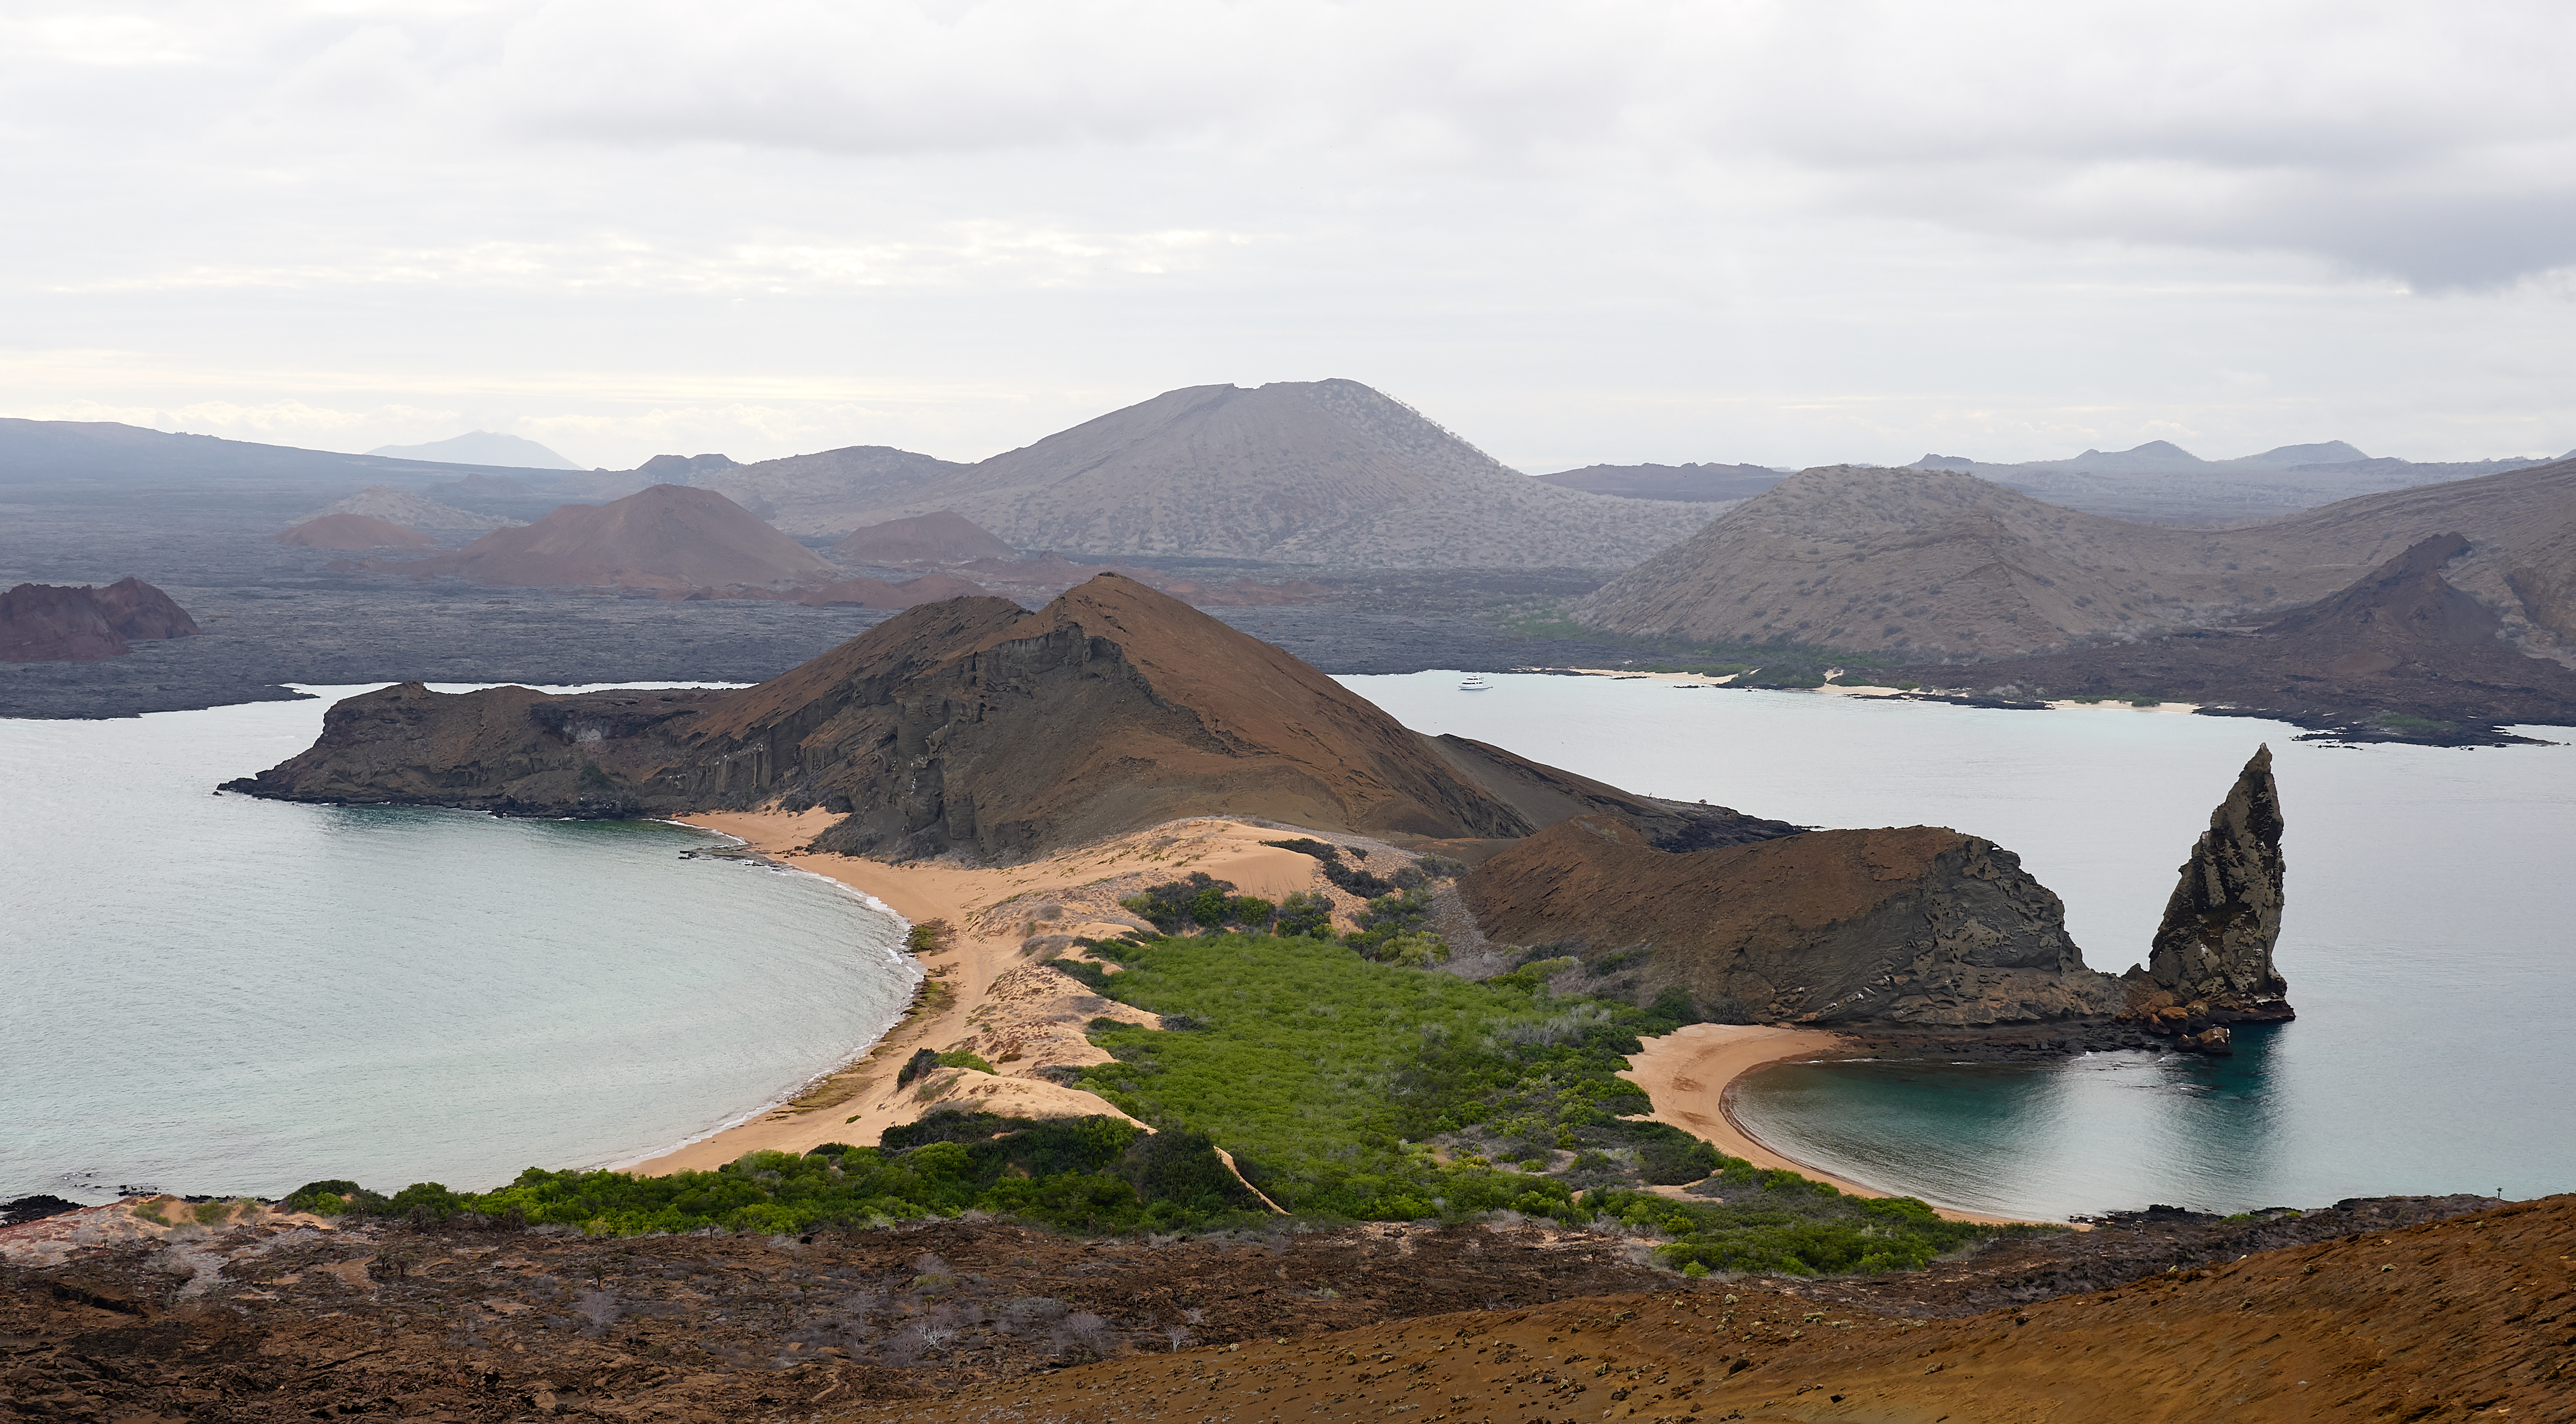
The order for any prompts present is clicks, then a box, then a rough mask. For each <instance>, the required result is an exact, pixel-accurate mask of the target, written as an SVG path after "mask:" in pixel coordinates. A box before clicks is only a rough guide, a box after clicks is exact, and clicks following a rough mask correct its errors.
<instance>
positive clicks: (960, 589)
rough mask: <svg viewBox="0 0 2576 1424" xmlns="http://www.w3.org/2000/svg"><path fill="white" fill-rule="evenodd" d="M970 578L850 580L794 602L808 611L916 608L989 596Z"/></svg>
mask: <svg viewBox="0 0 2576 1424" xmlns="http://www.w3.org/2000/svg"><path fill="white" fill-rule="evenodd" d="M988 596H989V595H987V594H986V593H985V591H984V590H983V589H982V588H980V587H978V586H977V585H976V584H975V582H974V581H973V580H972V579H962V578H959V577H957V576H956V575H955V574H924V575H922V576H921V577H919V578H916V579H905V580H904V581H903V582H901V583H888V582H886V581H885V580H883V579H872V578H849V579H842V580H840V581H839V582H837V583H827V584H825V585H823V586H822V587H821V588H818V589H816V590H814V591H813V592H812V593H809V594H807V595H805V596H804V597H803V598H800V599H798V600H796V601H797V602H799V603H802V604H804V605H805V606H807V607H809V608H834V607H841V608H916V607H919V606H920V605H922V604H925V603H937V602H938V601H939V600H941V599H943V598H979V597H988Z"/></svg>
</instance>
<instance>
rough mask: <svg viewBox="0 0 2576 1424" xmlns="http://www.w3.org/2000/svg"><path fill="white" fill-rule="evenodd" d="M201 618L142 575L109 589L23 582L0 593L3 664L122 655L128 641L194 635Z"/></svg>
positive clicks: (0, 630)
mask: <svg viewBox="0 0 2576 1424" xmlns="http://www.w3.org/2000/svg"><path fill="white" fill-rule="evenodd" d="M197 632H198V629H197V624H196V620H194V619H192V618H190V617H189V616H188V615H187V613H186V612H185V611H184V610H182V609H181V608H180V607H179V605H178V604H177V603H176V602H174V601H173V600H172V599H171V597H170V595H168V594H166V593H163V592H162V591H161V590H159V589H157V588H154V587H153V586H152V585H150V584H148V583H145V582H144V581H143V580H141V579H136V578H126V579H119V580H117V581H116V582H115V583H112V584H109V585H108V586H107V587H105V588H90V587H86V586H83V587H77V588H73V587H65V586H63V585H59V584H43V583H22V584H20V585H18V586H17V587H16V588H13V589H11V590H9V591H8V592H7V593H0V662H12V663H40V662H87V661H91V660H93V659H97V658H116V657H123V656H125V655H126V654H127V653H130V652H132V651H134V650H133V649H132V648H130V647H127V646H126V644H127V643H129V642H149V641H152V640H155V639H161V638H193V637H195V636H196V635H197Z"/></svg>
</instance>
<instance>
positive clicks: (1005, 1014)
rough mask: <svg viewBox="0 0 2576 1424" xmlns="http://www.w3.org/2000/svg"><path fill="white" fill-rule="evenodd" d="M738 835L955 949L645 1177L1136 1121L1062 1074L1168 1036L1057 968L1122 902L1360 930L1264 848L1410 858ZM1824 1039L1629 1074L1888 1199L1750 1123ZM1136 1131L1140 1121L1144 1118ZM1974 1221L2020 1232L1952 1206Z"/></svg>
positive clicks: (1654, 1061)
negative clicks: (1760, 1087) (891, 1014)
mask: <svg viewBox="0 0 2576 1424" xmlns="http://www.w3.org/2000/svg"><path fill="white" fill-rule="evenodd" d="M678 819H680V820H682V821H684V822H685V823H687V824H689V825H693V826H697V827H700V828H701V829H704V830H710V831H714V832H717V833H718V834H721V835H727V836H732V837H734V838H736V839H738V840H740V841H742V842H743V843H744V845H745V847H746V848H747V849H749V850H750V851H751V852H752V853H754V854H756V855H762V856H767V857H769V858H772V859H775V860H777V861H779V862H780V863H782V864H786V865H792V866H795V867H796V868H798V869H800V870H806V871H810V872H812V873H814V874H817V875H822V876H826V877H829V878H830V879H833V880H836V881H839V882H840V883H841V884H843V885H847V886H849V887H850V888H851V889H854V890H858V891H861V892H863V893H865V894H868V895H873V896H875V897H876V898H877V899H878V900H880V901H882V902H884V903H885V904H886V905H887V906H888V907H889V908H891V909H892V910H893V911H894V912H895V913H896V914H899V915H901V916H903V917H904V918H905V919H906V920H909V921H911V922H912V923H913V924H915V925H922V924H928V923H931V922H933V921H938V922H941V923H944V924H945V925H946V926H947V927H948V934H947V938H946V942H945V944H944V946H943V947H942V948H940V949H939V950H937V951H935V952H931V953H926V954H923V955H922V956H920V958H921V964H922V969H923V971H924V974H925V978H924V979H923V981H922V990H921V993H920V995H919V996H918V997H917V998H916V1000H915V1002H914V1005H913V1008H912V1011H911V1012H910V1013H909V1014H907V1015H906V1016H905V1018H904V1020H903V1021H902V1022H901V1023H899V1024H897V1025H896V1026H895V1027H894V1029H893V1030H892V1031H890V1032H889V1033H888V1034H887V1035H886V1036H885V1038H884V1039H883V1040H881V1041H880V1042H878V1043H877V1044H876V1045H875V1046H874V1047H873V1048H871V1049H870V1050H869V1051H868V1052H867V1053H866V1054H865V1055H863V1056H862V1057H860V1058H858V1059H857V1060H855V1061H854V1062H852V1063H850V1064H849V1065H847V1066H846V1067H843V1068H842V1069H840V1070H839V1071H838V1072H835V1073H833V1074H831V1075H830V1076H828V1077H826V1078H823V1079H821V1080H820V1081H818V1082H816V1083H814V1084H812V1085H810V1086H809V1087H808V1088H807V1089H806V1091H805V1092H803V1093H802V1094H800V1095H799V1096H797V1097H796V1098H795V1099H793V1100H792V1101H789V1102H787V1103H783V1104H781V1105H780V1106H778V1107H776V1108H772V1109H770V1110H769V1111H767V1112H764V1113H762V1114H760V1115H759V1116H757V1117H754V1118H752V1119H750V1120H749V1121H746V1122H743V1123H739V1124H737V1125H735V1126H733V1127H729V1128H726V1129H725V1130H723V1131H721V1132H718V1133H716V1134H714V1135H713V1136H710V1137H706V1138H703V1139H701V1140H699V1141H696V1142H692V1143H689V1144H687V1145H686V1146H683V1147H679V1148H677V1149H674V1150H672V1151H669V1152H665V1153H661V1154H659V1155H656V1156H653V1157H650V1158H646V1159H644V1160H642V1161H639V1162H636V1163H633V1164H631V1166H630V1167H629V1170H632V1171H636V1172H641V1173H645V1174H647V1175H653V1174H660V1173H665V1172H684V1171H709V1170H712V1169H714V1168H716V1167H719V1166H722V1165H723V1164H725V1163H727V1162H730V1161H732V1160H734V1159H735V1158H737V1157H740V1156H741V1155H743V1154H744V1153H746V1152H753V1151H782V1152H806V1151H810V1150H812V1149H813V1148H816V1147H819V1146H821V1145H822V1144H824V1143H827V1142H847V1143H853V1144H860V1145H866V1144H872V1143H874V1142H875V1141H876V1140H877V1137H878V1135H879V1134H881V1133H883V1132H884V1131H885V1130H886V1129H887V1128H889V1127H893V1126H896V1125H898V1124H901V1123H907V1122H911V1121H913V1120H914V1119H915V1118H918V1117H920V1116H921V1115H922V1114H923V1113H925V1112H928V1111H930V1110H931V1108H932V1107H933V1106H934V1105H942V1104H944V1105H947V1106H951V1107H972V1108H974V1109H977V1110H979V1111H986V1112H993V1113H1002V1114H1018V1115H1024V1116H1031V1117H1078V1116H1084V1115H1088V1114H1093V1113H1099V1114H1105V1115H1108V1116H1112V1117H1119V1118H1125V1117H1126V1114H1124V1113H1122V1112H1120V1111H1119V1110H1118V1109H1117V1108H1116V1107H1114V1106H1112V1105H1111V1104H1110V1102H1109V1101H1108V1100H1107V1099H1105V1098H1102V1097H1100V1096H1098V1095H1097V1094H1094V1093H1090V1092H1086V1091H1084V1090H1082V1089H1079V1088H1072V1087H1067V1086H1065V1085H1064V1084H1062V1083H1058V1082H1055V1081H1053V1080H1052V1079H1051V1077H1050V1076H1048V1075H1049V1073H1050V1070H1058V1069H1064V1068H1081V1067H1087V1066H1089V1065H1091V1064H1094V1063H1105V1062H1107V1061H1109V1055H1108V1054H1106V1053H1104V1052H1102V1051H1101V1050H1100V1049H1099V1048H1097V1047H1095V1046H1093V1045H1092V1043H1091V1041H1090V1039H1089V1038H1088V1037H1087V1036H1086V1035H1085V1033H1084V1025H1085V1024H1087V1023H1089V1022H1090V1021H1091V1020H1092V1019H1094V1018H1103V1017H1106V1018H1116V1019H1123V1020H1125V1021H1127V1022H1129V1023H1142V1024H1156V1023H1157V1020H1156V1019H1155V1017H1154V1016H1153V1015H1152V1014H1148V1013H1145V1012H1143V1011H1141V1010H1138V1009H1134V1008H1130V1007H1128V1006H1127V1005H1124V1004H1120V1003H1117V1002H1115V1001H1113V1000H1108V999H1103V998H1101V997H1099V996H1097V995H1095V994H1092V993H1090V992H1089V991H1087V990H1085V989H1084V988H1083V987H1082V986H1081V985H1080V984H1078V983H1075V982H1074V981H1073V980H1071V979H1069V978H1067V977H1066V976H1064V975H1063V974H1060V973H1057V972H1056V971H1054V970H1052V969H1049V968H1047V967H1046V965H1045V961H1046V960H1048V959H1052V958H1064V959H1076V960H1083V959H1088V958H1089V957H1090V956H1088V955H1086V954H1084V953H1083V952H1082V950H1081V949H1080V948H1079V947H1078V946H1076V945H1074V944H1073V943H1072V941H1074V940H1076V939H1107V938H1111V937H1113V936H1116V935H1118V934H1121V933H1123V932H1125V931H1127V930H1131V929H1143V928H1146V926H1145V924H1144V922H1143V921H1141V920H1138V919H1137V918H1136V917H1135V916H1134V915H1132V914H1131V913H1129V912H1128V911H1126V910H1125V909H1123V908H1121V907H1120V906H1119V904H1118V901H1119V899H1120V898H1121V897H1123V896H1127V895H1132V894H1134V893H1135V892H1136V891H1137V890H1138V889H1140V888H1142V887H1143V886H1145V885H1149V884H1155V883H1159V882H1162V881H1165V880H1172V879H1177V878H1179V877H1181V876H1185V875H1187V874H1189V873H1190V872H1191V871H1205V872H1207V873H1208V874H1210V875H1212V876H1215V877H1216V878H1217V879H1220V880H1230V881H1232V882H1234V883H1235V885H1237V886H1238V887H1240V888H1241V889H1242V890H1243V891H1244V892H1245V893H1247V894H1253V895H1259V896H1261V897H1263V898H1264V899H1269V900H1277V899H1279V898H1281V897H1283V896H1286V895H1288V894H1290V893H1292V892H1296V891H1305V892H1307V893H1309V894H1319V895H1325V896H1327V897H1330V898H1331V899H1332V900H1333V902H1334V904H1335V907H1336V910H1337V912H1338V913H1337V915H1336V919H1337V920H1338V921H1339V922H1341V923H1342V924H1344V925H1345V927H1347V926H1348V925H1349V924H1350V923H1351V921H1350V918H1349V917H1350V915H1351V914H1352V912H1354V911H1356V910H1357V909H1358V908H1359V907H1360V903H1361V902H1360V900H1359V899H1358V897H1356V896H1352V895H1349V894H1346V893H1344V892H1342V891H1340V890H1337V889H1335V888H1333V886H1332V885H1331V884H1330V883H1329V882H1327V881H1326V880H1325V879H1324V877H1323V875H1322V873H1321V872H1320V871H1319V870H1318V869H1317V866H1316V862H1315V860H1314V859H1313V858H1312V857H1310V856H1306V855H1301V854H1299V853H1297V852H1295V851H1291V850H1282V849H1280V848H1278V847H1276V846H1268V845H1264V844H1262V842H1263V841H1265V840H1286V839H1293V838H1295V837H1297V836H1300V835H1309V834H1313V835H1317V836H1318V837H1319V838H1322V839H1328V840H1332V841H1335V842H1339V843H1342V844H1345V845H1353V846H1358V847H1361V848H1364V849H1366V850H1368V851H1369V853H1370V858H1371V860H1372V861H1373V862H1380V861H1382V860H1393V859H1395V858H1397V857H1400V856H1401V855H1402V854H1403V853H1402V852H1399V851H1396V850H1395V849H1394V848H1393V847H1389V846H1386V845H1385V844H1384V843H1382V842H1378V841H1373V840H1369V839H1366V838H1364V837H1359V836H1348V835H1324V834H1323V833H1320V832H1303V831H1291V830H1284V829H1281V828H1279V827H1276V826H1263V825H1257V824H1254V823H1250V822H1245V821H1236V820H1230V819H1224V818H1214V817H1208V818H1199V819H1193V820H1186V821H1174V822H1170V823H1167V824H1165V825H1160V826H1155V827H1152V828H1150V829H1148V830H1143V831H1138V832H1135V833H1134V834H1131V835H1126V836H1120V837H1115V838H1113V839H1110V840H1107V841H1103V842H1099V843H1097V844H1093V845H1088V846H1081V847H1077V848H1075V849H1073V850H1069V851H1066V852H1063V853H1062V854H1060V855H1055V856H1051V857H1048V858H1047V859H1045V860H1039V861H1032V862H1030V863H1028V864H1025V865H1015V866H1006V867H1000V868H994V869H969V868H966V867H963V866H958V865H954V864H948V863H943V862H935V861H934V862H920V863H914V864H906V865H889V864H887V863H885V862H883V861H876V860H866V859H862V858H860V857H856V856H844V855H831V854H826V853H820V852H809V851H807V850H806V849H805V847H806V846H807V844H808V843H810V842H811V841H812V840H813V838H814V837H815V836H816V835H818V834H820V833H821V832H822V830H823V829H824V828H825V827H826V826H828V825H830V824H831V823H832V821H833V819H834V817H833V816H832V814H831V813H830V812H827V811H809V812H805V813H803V814H801V815H790V814H788V813H785V812H779V811H750V812H707V813H703V814H698V815H691V816H684V817H680V818H678ZM1846 1046H1847V1045H1846V1042H1845V1040H1843V1039H1842V1038H1841V1037H1840V1036H1838V1035H1835V1034H1831V1033H1825V1032H1822V1031H1820V1030H1816V1029H1798V1028H1774V1027H1768V1026H1763V1025H1750V1024H1693V1025H1691V1026H1689V1027H1687V1028H1684V1029H1681V1030H1680V1031H1678V1032H1675V1033H1671V1034H1667V1035H1665V1036H1664V1037H1662V1038H1658V1039H1652V1040H1649V1041H1647V1042H1646V1044H1645V1046H1644V1051H1643V1052H1641V1053H1639V1054H1637V1055H1636V1056H1635V1057H1633V1058H1632V1059H1630V1060H1629V1061H1630V1063H1631V1064H1633V1065H1634V1066H1633V1067H1632V1068H1630V1069H1629V1070H1628V1071H1626V1072H1624V1073H1622V1074H1621V1076H1622V1077H1625V1078H1628V1079H1629V1080H1631V1081H1633V1082H1635V1083H1636V1084H1637V1085H1638V1086H1639V1087H1641V1088H1644V1089H1645V1090H1646V1093H1647V1096H1648V1097H1650V1098H1652V1099H1653V1100H1654V1104H1655V1111H1654V1113H1653V1117H1654V1118H1655V1120H1656V1121H1658V1122H1664V1123H1669V1124H1671V1125H1672V1126H1674V1127H1678V1128H1680V1129H1681V1130H1683V1131H1684V1132H1688V1133H1691V1134H1693V1135H1695V1136H1698V1137H1702V1138H1705V1139H1707V1140H1708V1141H1709V1142H1710V1143H1712V1144H1714V1145H1715V1146H1716V1147H1717V1149H1718V1150H1719V1151H1721V1152H1724V1153H1726V1154H1727V1155H1729V1156H1732V1157H1742V1158H1745V1159H1747V1160H1749V1161H1751V1162H1753V1163H1754V1164H1756V1165H1757V1166H1761V1167H1765V1168H1787V1169H1789V1170H1791V1171H1794V1172H1799V1173H1802V1174H1804V1175H1806V1176H1810V1177H1814V1178H1817V1179H1819V1180H1822V1181H1828V1182H1831V1183H1833V1184H1834V1185H1835V1186H1836V1187H1838V1188H1840V1189H1841V1190H1843V1191H1846V1192H1849V1193H1851V1194H1853V1195H1855V1196H1871V1197H1878V1196H1888V1195H1890V1193H1889V1192H1887V1191H1885V1190H1883V1189H1881V1188H1878V1187H1873V1186H1870V1185H1868V1184H1867V1183H1864V1182H1854V1181H1849V1180H1846V1179H1843V1178H1840V1177H1836V1176H1834V1175H1832V1174H1830V1173H1827V1172H1823V1171H1820V1170H1818V1169H1816V1168H1815V1167H1812V1166H1810V1165H1808V1164H1806V1163H1803V1162H1798V1161H1795V1160H1792V1159H1791V1158H1788V1157H1785V1156H1783V1155H1781V1154H1780V1153H1779V1152H1777V1151H1774V1150H1773V1149H1771V1148H1770V1147H1768V1146H1765V1145H1764V1144H1763V1143H1762V1142H1760V1141H1759V1140H1757V1139H1755V1138H1754V1137H1753V1136H1751V1135H1750V1134H1748V1133H1747V1132H1745V1131H1744V1129H1743V1128H1742V1127H1741V1126H1740V1125H1739V1124H1738V1123H1737V1122H1736V1121H1735V1119H1734V1117H1733V1115H1732V1114H1731V1113H1730V1112H1729V1111H1728V1110H1727V1105H1726V1094H1727V1091H1728V1089H1729V1088H1730V1087H1731V1086H1732V1085H1733V1084H1734V1083H1735V1081H1736V1080H1737V1079H1739V1078H1741V1077H1743V1076H1744V1075H1745V1074H1747V1073H1749V1072H1751V1071H1753V1070H1754V1069H1756V1068H1759V1067H1761V1066H1763V1065H1765V1064H1768V1063H1776V1062H1779V1061H1781V1060H1782V1059H1786V1058H1807V1057H1816V1056H1823V1055H1830V1054H1832V1053H1835V1052H1837V1051H1840V1050H1842V1049H1844V1048H1845V1047H1846ZM924 1048H927V1049H930V1050H931V1051H933V1052H937V1053H947V1052H952V1051H957V1050H963V1051H966V1052H970V1053H973V1054H975V1055H977V1056H978V1057H980V1058H982V1059H983V1060H984V1061H985V1062H987V1063H990V1064H991V1065H993V1068H994V1069H995V1071H994V1072H992V1073H984V1072H979V1071H977V1070H975V1069H972V1068H939V1069H936V1070H934V1071H932V1072H930V1073H928V1074H925V1075H923V1076H921V1077H919V1078H916V1079H915V1080H914V1081H912V1082H910V1083H906V1084H901V1085H898V1084H897V1083H896V1081H895V1079H896V1076H897V1074H898V1073H899V1072H900V1071H901V1069H902V1067H903V1065H904V1063H905V1061H906V1060H908V1059H910V1058H911V1057H912V1055H913V1054H914V1053H915V1052H916V1051H918V1050H920V1049H924ZM1129 1120H1130V1121H1132V1119H1129ZM1941 1214H1942V1215H1944V1216H1947V1217H1951V1218H1953V1219H1955V1220H1960V1221H2010V1220H2013V1219H2014V1218H2009V1217H1990V1216H1979V1215H1977V1214H1975V1213H1971V1212H1958V1211H1950V1210H1946V1209H1945V1210H1943V1211H1942V1213H1941Z"/></svg>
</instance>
